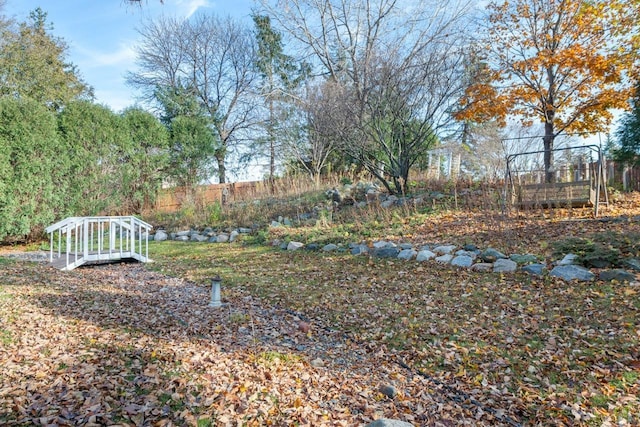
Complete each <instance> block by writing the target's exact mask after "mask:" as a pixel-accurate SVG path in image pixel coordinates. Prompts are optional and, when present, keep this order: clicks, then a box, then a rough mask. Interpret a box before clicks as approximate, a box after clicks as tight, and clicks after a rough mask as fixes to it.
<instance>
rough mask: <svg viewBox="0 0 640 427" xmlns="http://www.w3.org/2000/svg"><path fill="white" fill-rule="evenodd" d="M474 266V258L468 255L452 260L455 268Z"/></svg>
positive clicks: (458, 256)
mask: <svg viewBox="0 0 640 427" xmlns="http://www.w3.org/2000/svg"><path fill="white" fill-rule="evenodd" d="M471 264H473V258H471V257H470V256H468V255H457V256H456V257H455V258H454V259H452V260H451V265H453V266H455V267H465V268H466V267H471Z"/></svg>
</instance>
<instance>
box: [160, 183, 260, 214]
mask: <svg viewBox="0 0 640 427" xmlns="http://www.w3.org/2000/svg"><path fill="white" fill-rule="evenodd" d="M263 186H264V183H263V182H261V181H251V182H234V183H229V184H210V185H200V186H198V187H196V189H195V190H194V191H193V192H192V193H191V194H190V193H189V192H187V191H186V189H185V188H184V187H172V188H163V189H162V190H160V193H159V194H158V198H157V200H156V203H155V206H153V207H150V210H155V211H156V212H159V213H170V212H177V211H178V210H180V208H182V207H183V206H184V205H188V204H193V205H195V206H206V205H209V204H213V203H216V202H217V203H220V204H222V205H224V204H227V203H232V202H235V201H238V200H247V199H251V198H255V197H256V196H257V194H258V191H259V190H260V189H261V187H263Z"/></svg>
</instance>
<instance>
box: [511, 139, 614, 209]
mask: <svg viewBox="0 0 640 427" xmlns="http://www.w3.org/2000/svg"><path fill="white" fill-rule="evenodd" d="M577 149H584V150H587V151H588V152H589V154H590V155H591V157H592V158H593V155H594V154H596V155H597V160H596V161H595V162H593V161H591V162H589V163H587V164H586V167H585V168H581V167H578V168H577V169H575V170H574V169H573V168H572V167H573V166H574V165H570V167H569V168H566V169H565V171H566V172H568V173H567V174H566V176H565V178H566V179H565V180H564V181H562V180H553V182H546V180H545V179H544V178H543V179H542V182H534V183H526V182H523V180H522V179H521V176H519V175H516V173H515V172H516V170H515V168H514V165H515V163H516V160H518V159H519V158H522V157H524V156H532V155H541V154H544V153H545V150H538V151H528V152H525V153H517V154H511V155H509V156H507V170H506V174H505V189H504V202H505V206H506V207H508V208H509V207H517V208H520V209H523V208H532V207H539V208H554V207H556V208H562V207H584V206H593V214H594V216H595V217H597V216H598V213H599V212H598V210H599V206H600V205H601V204H605V205H608V204H609V196H608V194H607V187H606V184H605V183H606V179H605V159H604V156H603V154H602V149H601V148H600V146H598V145H594V144H589V145H578V146H572V147H564V148H555V149H552V150H551V152H559V151H567V150H577ZM533 172H534V171H532V170H528V171H527V174H529V175H532V173H533ZM543 175H544V174H543ZM538 176H539V175H538ZM538 181H540V180H539V179H538Z"/></svg>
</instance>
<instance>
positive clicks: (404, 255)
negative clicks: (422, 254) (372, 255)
mask: <svg viewBox="0 0 640 427" xmlns="http://www.w3.org/2000/svg"><path fill="white" fill-rule="evenodd" d="M416 255H418V252H417V251H414V250H413V249H403V250H401V251H400V253H398V259H405V260H410V259H413V258H414V257H415V256H416Z"/></svg>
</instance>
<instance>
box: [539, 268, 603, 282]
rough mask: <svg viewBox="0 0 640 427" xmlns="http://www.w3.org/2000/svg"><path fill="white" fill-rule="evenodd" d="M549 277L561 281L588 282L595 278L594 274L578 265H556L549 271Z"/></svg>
mask: <svg viewBox="0 0 640 427" xmlns="http://www.w3.org/2000/svg"><path fill="white" fill-rule="evenodd" d="M549 275H550V276H553V277H559V278H560V279H562V280H567V281H570V280H578V281H580V282H588V281H591V280H593V279H594V278H595V274H593V273H592V272H591V271H589V270H588V269H587V268H584V267H582V266H580V265H573V264H570V265H558V266H556V267H554V269H553V270H551V273H549Z"/></svg>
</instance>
